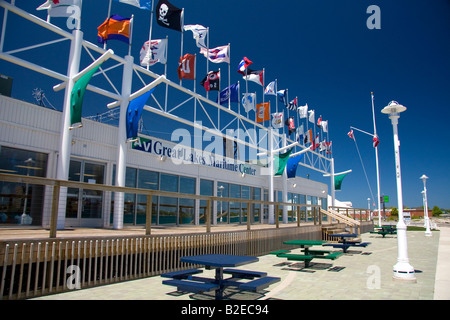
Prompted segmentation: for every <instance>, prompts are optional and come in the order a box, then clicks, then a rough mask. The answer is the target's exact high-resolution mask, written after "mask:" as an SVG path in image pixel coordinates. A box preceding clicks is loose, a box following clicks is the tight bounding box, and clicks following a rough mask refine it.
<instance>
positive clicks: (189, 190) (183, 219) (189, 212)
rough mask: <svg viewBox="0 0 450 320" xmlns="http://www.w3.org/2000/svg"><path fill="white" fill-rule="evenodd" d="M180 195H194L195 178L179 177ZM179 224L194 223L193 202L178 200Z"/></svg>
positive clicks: (191, 200)
mask: <svg viewBox="0 0 450 320" xmlns="http://www.w3.org/2000/svg"><path fill="white" fill-rule="evenodd" d="M180 193H186V194H195V178H189V177H180ZM179 202H180V203H179V206H180V208H179V215H180V216H179V223H180V224H186V223H192V224H193V223H194V222H195V221H194V219H195V214H194V213H195V210H194V209H195V200H194V199H185V198H180V199H179Z"/></svg>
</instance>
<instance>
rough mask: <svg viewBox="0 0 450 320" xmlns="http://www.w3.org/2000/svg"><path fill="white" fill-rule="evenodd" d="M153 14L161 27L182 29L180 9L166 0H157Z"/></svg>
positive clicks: (181, 11) (181, 12)
mask: <svg viewBox="0 0 450 320" xmlns="http://www.w3.org/2000/svg"><path fill="white" fill-rule="evenodd" d="M155 14H156V22H157V23H158V24H159V25H160V26H161V27H165V28H169V29H173V30H176V31H180V32H181V31H182V27H183V26H182V22H181V20H182V14H183V10H182V9H179V8H177V7H175V6H174V5H173V4H171V3H170V2H169V1H167V0H159V2H158V4H157V5H156V12H155Z"/></svg>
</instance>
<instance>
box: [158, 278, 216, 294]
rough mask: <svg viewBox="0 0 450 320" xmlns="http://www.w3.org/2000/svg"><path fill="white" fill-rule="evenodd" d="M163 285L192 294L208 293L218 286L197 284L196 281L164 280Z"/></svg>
mask: <svg viewBox="0 0 450 320" xmlns="http://www.w3.org/2000/svg"><path fill="white" fill-rule="evenodd" d="M162 283H163V284H166V285H169V286H174V287H177V290H179V291H186V292H193V293H202V292H208V291H211V290H218V289H219V287H220V286H219V285H218V284H214V283H206V282H198V281H190V280H179V279H172V280H164V281H163V282H162Z"/></svg>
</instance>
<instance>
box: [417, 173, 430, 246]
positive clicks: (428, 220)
mask: <svg viewBox="0 0 450 320" xmlns="http://www.w3.org/2000/svg"><path fill="white" fill-rule="evenodd" d="M419 179H421V180H422V181H423V191H422V193H423V206H424V213H425V217H424V218H425V228H426V230H425V235H426V236H427V237H431V230H430V219H429V218H428V200H427V187H426V183H427V179H428V177H427V176H426V175H422V176H421V177H420V178H419Z"/></svg>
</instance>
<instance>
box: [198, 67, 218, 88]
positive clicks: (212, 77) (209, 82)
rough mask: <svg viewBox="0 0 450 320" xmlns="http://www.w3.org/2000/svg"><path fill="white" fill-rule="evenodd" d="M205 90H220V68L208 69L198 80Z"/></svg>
mask: <svg viewBox="0 0 450 320" xmlns="http://www.w3.org/2000/svg"><path fill="white" fill-rule="evenodd" d="M200 84H201V85H202V87H203V88H205V90H206V91H219V90H220V70H218V71H210V72H208V74H207V75H206V77H204V78H203V80H202V81H201V82H200Z"/></svg>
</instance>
